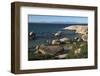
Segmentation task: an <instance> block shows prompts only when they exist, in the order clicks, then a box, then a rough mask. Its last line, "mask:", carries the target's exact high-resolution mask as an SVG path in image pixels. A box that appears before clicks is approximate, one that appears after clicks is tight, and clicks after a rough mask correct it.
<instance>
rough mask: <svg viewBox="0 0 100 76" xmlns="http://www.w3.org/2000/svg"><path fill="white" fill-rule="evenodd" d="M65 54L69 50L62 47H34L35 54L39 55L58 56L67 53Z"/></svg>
mask: <svg viewBox="0 0 100 76" xmlns="http://www.w3.org/2000/svg"><path fill="white" fill-rule="evenodd" d="M67 52H69V49H67V48H64V47H62V46H56V45H55V46H53V45H49V46H46V45H40V46H36V53H41V54H43V55H45V54H49V55H54V56H57V55H60V54H63V53H67Z"/></svg>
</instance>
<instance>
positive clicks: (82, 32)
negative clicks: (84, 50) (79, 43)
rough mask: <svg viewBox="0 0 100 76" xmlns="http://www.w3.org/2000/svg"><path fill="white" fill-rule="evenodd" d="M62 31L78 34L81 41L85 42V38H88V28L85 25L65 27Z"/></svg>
mask: <svg viewBox="0 0 100 76" xmlns="http://www.w3.org/2000/svg"><path fill="white" fill-rule="evenodd" d="M64 30H71V31H75V33H78V34H80V36H81V39H82V40H83V41H87V38H88V26H85V25H73V26H68V27H65V28H64Z"/></svg>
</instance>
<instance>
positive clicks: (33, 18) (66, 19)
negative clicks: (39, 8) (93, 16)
mask: <svg viewBox="0 0 100 76" xmlns="http://www.w3.org/2000/svg"><path fill="white" fill-rule="evenodd" d="M28 22H29V23H63V24H74V23H79V24H87V23H88V17H78V16H46V15H29V16H28Z"/></svg>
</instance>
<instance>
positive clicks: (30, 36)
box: [28, 32, 36, 40]
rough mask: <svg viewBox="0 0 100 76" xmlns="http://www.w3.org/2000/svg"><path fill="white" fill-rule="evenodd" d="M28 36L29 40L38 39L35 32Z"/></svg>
mask: <svg viewBox="0 0 100 76" xmlns="http://www.w3.org/2000/svg"><path fill="white" fill-rule="evenodd" d="M28 36H29V40H31V39H35V38H36V34H35V33H34V32H29V34H28Z"/></svg>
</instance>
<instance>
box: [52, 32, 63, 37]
mask: <svg viewBox="0 0 100 76" xmlns="http://www.w3.org/2000/svg"><path fill="white" fill-rule="evenodd" d="M61 33H62V32H61V31H58V32H57V33H55V34H54V36H55V37H59V36H61Z"/></svg>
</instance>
